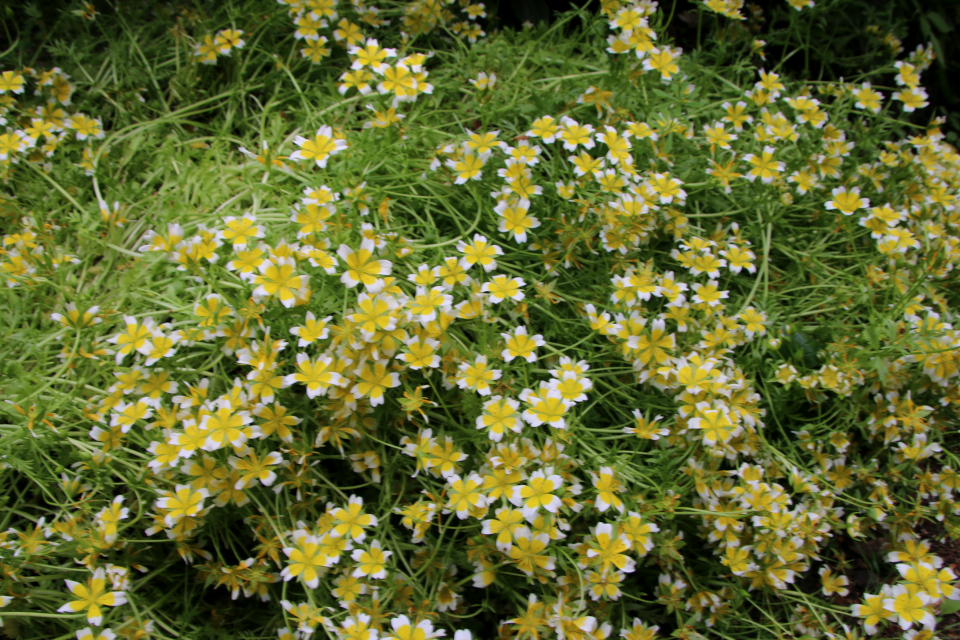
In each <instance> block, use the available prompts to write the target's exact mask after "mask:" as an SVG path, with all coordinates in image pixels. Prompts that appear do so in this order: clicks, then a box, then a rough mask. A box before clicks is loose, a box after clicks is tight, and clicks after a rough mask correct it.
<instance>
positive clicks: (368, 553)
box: [350, 540, 393, 580]
mask: <svg viewBox="0 0 960 640" xmlns="http://www.w3.org/2000/svg"><path fill="white" fill-rule="evenodd" d="M392 555H393V552H391V551H384V550H383V547H382V546H381V544H380V541H379V540H374V541H373V542H371V543H370V547H369V549H354V550H353V553H352V554H351V555H350V557H351V558H353V561H354V562H356V563H357V566H356V568H355V569H354V570H353V577H354V578H362V577H364V576H367V577H369V578H372V579H375V580H381V579H383V578H386V577H387V569H386V561H387V558H389V557H390V556H392Z"/></svg>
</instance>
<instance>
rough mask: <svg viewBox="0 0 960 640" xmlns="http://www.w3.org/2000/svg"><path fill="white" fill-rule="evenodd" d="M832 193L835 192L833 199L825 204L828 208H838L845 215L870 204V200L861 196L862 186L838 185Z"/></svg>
mask: <svg viewBox="0 0 960 640" xmlns="http://www.w3.org/2000/svg"><path fill="white" fill-rule="evenodd" d="M830 193H832V194H833V200H830V201H828V202H827V203H826V204H825V205H824V206H825V207H826V208H827V209H830V210H833V209H836V210H838V211H839V212H840V213H842V214H843V215H845V216H849V215H852V214H853V213H854V212H856V211H857V209H866V208H867V207H869V206H870V201H869V200H867V199H866V198H861V197H860V187H851V188H849V189H848V188H847V187H836V188H835V189H833V191H831V192H830Z"/></svg>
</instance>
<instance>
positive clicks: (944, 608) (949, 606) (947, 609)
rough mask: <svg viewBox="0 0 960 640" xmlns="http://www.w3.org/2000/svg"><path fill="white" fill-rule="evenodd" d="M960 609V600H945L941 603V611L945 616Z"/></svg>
mask: <svg viewBox="0 0 960 640" xmlns="http://www.w3.org/2000/svg"><path fill="white" fill-rule="evenodd" d="M958 611H960V600H943V601H942V602H941V603H940V613H941V614H942V615H945V616H949V615H952V614H954V613H956V612H958Z"/></svg>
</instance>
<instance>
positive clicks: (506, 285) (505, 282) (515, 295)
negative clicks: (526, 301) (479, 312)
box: [480, 275, 526, 304]
mask: <svg viewBox="0 0 960 640" xmlns="http://www.w3.org/2000/svg"><path fill="white" fill-rule="evenodd" d="M525 284H526V283H525V282H524V281H523V278H511V277H509V276H503V275H496V276H493V278H492V279H491V281H490V282H485V283H483V286H481V287H480V291H482V292H484V293H487V294H489V299H490V302H493V303H494V304H497V303H500V302H503V301H504V299H506V298H510V299H511V300H513V301H514V302H520V301H521V300H523V298H524V295H523V291H521V290H520V288H521V287H522V286H523V285H525Z"/></svg>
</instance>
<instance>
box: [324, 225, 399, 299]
mask: <svg viewBox="0 0 960 640" xmlns="http://www.w3.org/2000/svg"><path fill="white" fill-rule="evenodd" d="M374 248H375V245H374V243H373V240H371V239H370V238H364V239H363V240H362V241H361V242H360V248H359V249H357V250H354V249H352V248H351V247H349V246H347V245H345V244H341V245H340V248H339V249H338V250H337V255H338V256H340V258H341V259H342V260H343V262H344V264H345V265H346V269H344V271H343V274H341V276H340V282H342V283H343V284H345V285H347V287H348V288H353V287H355V286H357V285H358V284H361V283H363V286H364V287H365V288H366V290H367V291H368V292H369V293H377V292H379V291H380V289H382V288H383V286H384V282H383V280H382V279H381V278H379V277H378V276H388V275H390V273H391V271H392V268H393V265H392V263H391V262H390V261H389V260H375V259H374V256H373V250H374Z"/></svg>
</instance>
